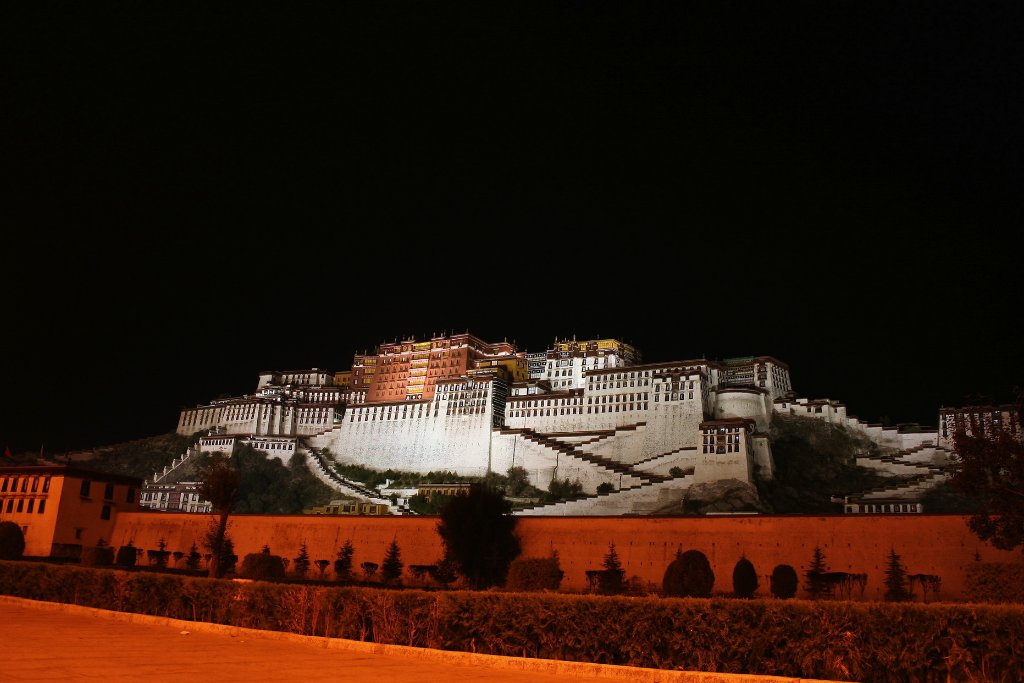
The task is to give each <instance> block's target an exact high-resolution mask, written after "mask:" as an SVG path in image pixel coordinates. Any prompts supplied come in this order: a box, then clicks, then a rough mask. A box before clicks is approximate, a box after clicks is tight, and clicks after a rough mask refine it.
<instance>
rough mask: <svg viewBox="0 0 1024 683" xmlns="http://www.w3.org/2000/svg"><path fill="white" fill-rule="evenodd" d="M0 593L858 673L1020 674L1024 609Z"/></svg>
mask: <svg viewBox="0 0 1024 683" xmlns="http://www.w3.org/2000/svg"><path fill="white" fill-rule="evenodd" d="M0 593H2V594H7V595H14V596H20V597H24V598H30V599H36V600H49V601H56V602H67V603H75V604H79V605H88V606H91V607H99V608H103V609H110V610H121V611H128V612H137V613H142V614H152V615H159V616H167V617H174V618H178V619H187V620H200V621H208V622H214V623H222V624H232V625H236V626H242V627H251V628H260V629H268V630H278V631H289V632H294V633H302V634H307V635H328V636H332V637H339V638H349V639H354V640H364V641H373V642H380V643H394V644H400V645H412V646H418V647H431V648H438V649H444V650H463V651H471V652H479V653H486V654H498V655H511V656H523V657H543V658H550V659H562V660H573V661H587V662H601V663H608V664H625V665H632V666H642V667H654V668H662V669H684V670H701V671H718V672H732V673H760V674H773V675H785V676H797V677H800V676H803V677H811V678H824V679H834V680H859V681H946V680H977V679H978V678H979V677H980V678H981V679H982V680H990V681H1004V680H1005V681H1017V680H1020V676H1021V674H1022V672H1024V608H1022V607H1020V606H1003V605H962V606H961V605H951V604H930V605H924V604H884V603H855V602H831V601H829V602H807V601H801V600H786V601H780V600H723V599H711V600H708V599H676V598H620V597H602V596H591V595H561V594H553V593H540V594H525V593H503V592H468V591H450V592H442V593H437V592H425V591H418V590H404V591H393V590H377V589H372V588H358V587H325V586H303V585H283V584H273V583H263V582H235V581H229V580H219V581H217V580H209V579H197V578H190V577H182V576H176V575H167V574H151V573H147V572H124V571H117V570H106V569H90V568H81V567H74V566H58V565H47V564H37V563H27V562H0Z"/></svg>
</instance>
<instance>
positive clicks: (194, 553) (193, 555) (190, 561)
mask: <svg viewBox="0 0 1024 683" xmlns="http://www.w3.org/2000/svg"><path fill="white" fill-rule="evenodd" d="M202 559H203V556H202V555H200V554H199V548H198V547H196V544H195V543H193V544H192V548H191V549H189V551H188V556H187V557H186V558H185V568H186V569H191V570H192V571H198V569H199V562H200V561H201V560H202Z"/></svg>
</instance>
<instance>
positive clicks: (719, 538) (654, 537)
mask: <svg viewBox="0 0 1024 683" xmlns="http://www.w3.org/2000/svg"><path fill="white" fill-rule="evenodd" d="M211 519H213V518H212V517H211V516H210V515H198V514H181V513H159V512H135V513H120V514H118V516H117V520H116V523H115V526H114V532H113V533H112V535H111V538H110V543H111V544H112V545H114V546H120V545H123V544H125V543H127V542H128V541H129V540H131V541H133V542H134V544H135V545H136V546H137V547H140V548H144V549H156V548H157V543H158V541H159V540H160V539H161V538H163V539H164V540H165V541H166V542H167V549H168V550H171V551H182V552H184V553H187V552H188V551H189V549H190V548H191V546H192V543H193V542H195V543H196V544H197V545H198V546H199V548H200V552H205V551H204V550H203V548H202V539H203V538H204V536H205V533H206V530H207V529H208V527H209V524H210V520H211ZM966 522H967V518H966V517H962V516H959V515H893V516H885V517H880V516H869V515H825V516H788V515H780V516H771V515H760V516H755V517H521V518H519V523H518V527H517V529H518V531H517V533H518V534H519V536H520V538H521V540H522V545H523V555H524V556H531V557H536V556H546V555H548V554H550V553H551V551H558V554H559V557H560V558H561V566H562V569H563V570H564V571H565V579H564V580H563V582H562V587H563V588H564V589H567V590H583V589H585V588H586V585H587V581H586V574H585V571H586V570H588V569H600V568H601V562H602V559H603V557H604V555H605V554H606V553H607V552H608V544H609V543H614V544H615V547H616V551H617V553H618V555H619V558H620V560H621V562H622V565H623V567H624V568H625V570H626V575H627V577H632V576H637V577H639V578H640V579H641V580H643V581H648V582H653V583H655V584H658V585H659V586H660V584H661V579H662V576H663V575H664V572H665V568H666V567H667V566H668V564H669V563H670V562H671V561H672V560H673V558H674V557H675V554H676V550H677V549H678V548H679V547H682V549H683V550H690V549H697V550H700V551H701V552H703V553H704V554H705V555H707V557H708V559H709V560H710V561H711V567H712V569H713V570H714V572H715V591H716V592H729V591H731V590H732V570H733V567H734V566H735V564H736V562H737V561H738V560H739V559H740V556H741V555H743V554H745V555H746V556H747V559H749V560H750V561H751V562H753V563H754V567H755V568H756V569H757V573H758V574H759V575H760V576H761V577H762V578H761V587H760V588H759V590H758V594H760V595H767V594H768V579H767V577H768V575H770V574H771V572H772V569H773V568H774V567H775V565H777V564H790V565H792V566H793V568H794V569H796V571H797V572H798V573H800V572H802V571H803V570H804V569H805V568H806V566H807V564H808V563H809V562H810V559H811V555H812V553H813V550H814V546H815V545H816V544H817V545H820V546H821V548H822V549H823V550H824V552H825V558H826V561H827V563H828V565H829V567H830V569H831V570H832V571H845V572H851V573H866V574H867V575H868V582H867V589H866V590H865V592H864V596H863V598H864V599H868V600H880V599H882V595H883V594H884V592H885V585H884V580H885V574H884V572H885V568H886V560H887V557H888V554H889V550H890V548H895V549H896V552H897V553H898V554H899V555H900V556H901V558H902V562H903V565H904V567H906V569H907V571H908V572H909V573H911V574H936V575H938V576H940V577H941V578H942V590H941V593H940V596H939V599H958V598H961V597H962V595H963V591H964V575H965V570H966V567H967V566H968V565H970V564H972V563H973V562H975V561H976V559H975V558H976V554H977V555H978V556H980V559H981V561H984V562H1022V557H1021V554H1020V553H1019V552H1012V551H1002V550H997V549H995V548H993V547H992V546H990V545H988V544H987V543H984V542H982V541H980V540H978V538H977V537H975V536H974V535H973V534H972V533H971V532H970V530H969V529H968V528H967V523H966ZM436 527H437V518H436V517H356V516H326V515H325V516H321V515H236V516H232V517H231V521H230V523H229V533H230V535H231V538H232V540H233V541H234V543H235V552H236V553H237V554H238V556H239V557H244V556H245V555H246V554H247V553H253V552H258V551H259V550H260V549H261V548H262V547H263V546H264V544H267V545H269V546H270V548H271V551H272V552H274V553H275V554H278V555H282V556H284V557H287V558H294V557H295V556H296V555H297V554H298V552H299V546H300V544H302V543H303V542H305V543H306V544H307V547H308V551H309V556H310V560H311V561H313V560H318V559H326V560H330V561H331V562H332V566H333V561H334V558H335V556H336V555H337V552H338V548H339V547H341V545H342V544H343V543H344V542H345V540H346V539H350V540H351V541H352V543H353V545H354V546H355V559H354V566H355V567H356V568H357V571H358V566H359V564H360V563H362V562H367V561H369V562H376V563H378V564H380V563H381V562H382V561H383V559H384V553H385V550H386V549H387V546H388V545H389V544H390V543H391V540H392V539H394V540H396V541H397V542H398V545H399V547H400V548H401V551H402V561H403V562H404V563H405V565H406V577H408V576H409V573H408V567H409V565H413V564H434V563H436V562H437V560H438V559H439V558H440V557H441V554H442V546H441V539H440V537H439V536H438V535H437V532H436ZM327 571H328V573H327V576H328V577H329V576H330V573H331V569H328V570H327ZM311 574H312V575H314V576H315V575H316V570H315V568H314V569H312V571H311ZM801 594H802V588H801ZM853 597H854V598H857V597H858V596H857V595H856V594H855V595H854V596H853Z"/></svg>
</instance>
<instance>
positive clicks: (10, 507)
mask: <svg viewBox="0 0 1024 683" xmlns="http://www.w3.org/2000/svg"><path fill="white" fill-rule="evenodd" d="M13 510H14V499H13V498H11V499H10V500H8V501H7V511H8V512H12V511H13Z"/></svg>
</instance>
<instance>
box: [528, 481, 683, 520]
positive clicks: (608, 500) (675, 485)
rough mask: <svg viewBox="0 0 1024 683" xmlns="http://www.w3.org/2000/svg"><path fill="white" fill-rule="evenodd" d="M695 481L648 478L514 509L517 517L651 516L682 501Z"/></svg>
mask: <svg viewBox="0 0 1024 683" xmlns="http://www.w3.org/2000/svg"><path fill="white" fill-rule="evenodd" d="M692 483H693V475H692V474H687V475H684V476H682V477H664V478H662V480H661V481H648V482H644V483H642V484H637V485H635V486H629V487H626V488H622V489H619V490H618V491H611V492H609V493H597V494H594V495H588V496H576V497H575V498H571V499H569V500H562V501H558V502H555V503H547V504H543V505H533V506H530V507H527V508H522V509H520V510H513V512H512V514H513V515H516V516H522V517H526V516H574V515H594V514H601V515H650V514H654V513H657V512H658V511H660V510H663V509H664V508H665V507H667V506H669V505H673V504H679V505H681V504H682V500H683V496H685V495H686V490H687V489H688V488H689V487H690V484H692Z"/></svg>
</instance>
